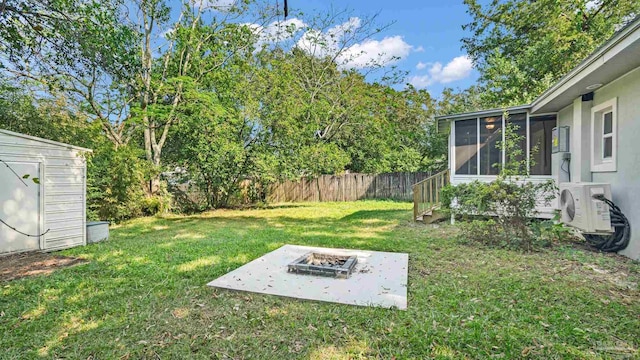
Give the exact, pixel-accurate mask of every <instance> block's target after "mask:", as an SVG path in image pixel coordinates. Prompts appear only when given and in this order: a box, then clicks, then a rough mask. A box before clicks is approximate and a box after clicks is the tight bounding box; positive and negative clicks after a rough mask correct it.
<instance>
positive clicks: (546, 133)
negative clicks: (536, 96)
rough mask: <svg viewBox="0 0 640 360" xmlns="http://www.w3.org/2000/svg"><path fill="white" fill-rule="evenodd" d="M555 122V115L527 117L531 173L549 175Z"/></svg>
mask: <svg viewBox="0 0 640 360" xmlns="http://www.w3.org/2000/svg"><path fill="white" fill-rule="evenodd" d="M556 124H557V121H556V115H544V116H532V117H531V118H530V119H529V136H530V140H529V152H530V157H531V159H530V161H529V163H530V164H529V165H530V166H529V167H530V174H531V175H551V141H552V139H553V136H552V131H553V128H554V127H556ZM534 150H535V151H534Z"/></svg>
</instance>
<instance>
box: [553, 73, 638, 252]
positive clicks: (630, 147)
mask: <svg viewBox="0 0 640 360" xmlns="http://www.w3.org/2000/svg"><path fill="white" fill-rule="evenodd" d="M613 98H617V104H618V105H617V139H618V144H617V169H616V171H612V172H591V167H590V155H591V151H592V149H591V147H592V146H591V121H592V119H591V108H593V107H596V106H599V105H601V104H602V103H604V102H606V101H608V100H611V99H613ZM638 99H640V69H636V70H634V71H632V72H630V73H627V74H626V75H624V76H622V77H620V78H618V79H617V80H615V81H613V82H611V83H609V84H607V85H606V86H604V87H603V88H601V89H599V90H597V91H595V92H594V98H593V100H592V101H584V102H583V101H582V100H581V99H580V98H578V99H575V101H574V102H573V104H571V105H569V106H567V107H566V108H564V109H562V110H561V111H560V112H559V113H558V126H569V127H570V134H571V135H570V138H571V139H570V144H569V146H570V151H571V164H570V166H571V179H569V178H568V174H567V173H566V171H564V170H562V169H561V165H562V160H561V159H562V158H561V154H553V157H552V161H553V171H554V173H553V174H554V178H555V179H556V180H557V181H558V183H561V182H567V181H572V182H591V181H592V182H598V183H601V182H602V183H609V184H611V193H612V197H613V199H612V200H613V202H614V203H615V204H616V205H618V206H619V207H620V209H621V210H622V212H623V213H624V214H625V216H626V217H627V218H628V219H629V221H630V223H631V241H630V243H629V246H628V247H627V248H626V249H624V250H622V251H621V252H620V254H622V255H625V256H628V257H630V258H632V259H636V260H640V182H639V179H640V141H639V139H638V134H640V109H639V108H638V105H637V104H638Z"/></svg>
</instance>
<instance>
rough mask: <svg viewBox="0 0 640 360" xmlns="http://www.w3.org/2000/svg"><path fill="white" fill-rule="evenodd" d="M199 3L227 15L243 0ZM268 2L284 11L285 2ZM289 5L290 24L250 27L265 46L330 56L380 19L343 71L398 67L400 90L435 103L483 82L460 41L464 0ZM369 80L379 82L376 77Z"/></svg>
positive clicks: (301, 1)
mask: <svg viewBox="0 0 640 360" xmlns="http://www.w3.org/2000/svg"><path fill="white" fill-rule="evenodd" d="M194 1H196V3H199V4H200V5H201V6H204V8H209V7H211V8H214V9H216V10H215V11H224V10H223V9H225V7H226V8H228V7H229V6H233V4H235V2H236V1H238V0H194ZM264 1H266V3H267V4H268V5H270V6H274V7H275V6H276V5H278V6H279V8H282V7H283V2H284V0H264ZM288 3H289V17H288V18H287V20H286V21H285V20H283V18H280V19H279V20H278V21H273V22H271V23H266V24H262V25H258V24H255V23H251V22H247V23H245V25H247V26H249V27H250V28H252V29H253V30H254V31H255V32H256V33H257V34H259V35H260V38H261V40H260V41H262V43H263V44H270V43H285V42H287V41H288V42H289V43H290V45H291V46H297V47H299V48H302V49H304V50H306V51H307V52H309V53H311V54H313V55H315V56H326V55H327V54H331V53H332V52H337V51H338V50H337V49H342V47H341V45H342V43H341V39H342V40H344V39H348V38H349V34H350V33H353V32H354V31H357V29H363V28H365V27H366V20H367V19H368V18H371V17H372V16H377V18H376V24H379V25H381V26H383V28H384V30H383V31H382V32H380V33H377V34H375V35H373V36H372V37H371V38H369V39H366V40H359V41H352V42H348V41H347V43H348V46H347V47H346V49H345V50H341V51H340V54H341V55H340V56H338V58H337V59H336V61H337V62H338V66H340V67H341V68H343V69H356V70H359V71H361V72H363V73H367V71H368V70H369V69H371V65H372V63H385V64H388V65H393V66H396V67H397V69H399V70H402V71H406V72H407V73H408V75H407V76H406V77H405V78H404V79H402V81H401V83H400V84H398V85H396V86H395V87H396V88H403V87H404V86H405V85H404V84H406V83H410V84H412V85H413V86H415V87H416V88H419V89H426V90H427V91H429V93H431V95H432V96H436V97H437V96H439V95H440V94H441V92H442V90H443V89H444V88H445V87H452V88H454V89H465V88H467V87H468V86H470V85H472V84H473V83H475V81H476V80H477V78H478V73H477V71H475V70H474V69H473V64H472V62H471V60H470V59H469V57H468V56H467V54H466V53H465V51H464V50H463V49H462V42H461V39H462V38H463V37H465V36H468V35H469V34H468V33H467V32H465V31H464V30H463V29H462V26H463V25H464V24H467V23H469V22H470V21H471V17H470V16H469V15H468V14H467V13H466V6H465V5H464V4H463V3H462V0H395V1H392V0H342V1H341V0H288ZM481 3H486V1H481ZM221 9H222V10H221ZM341 10H348V12H347V14H346V15H345V16H342V17H341V18H340V19H338V20H335V21H332V22H331V24H332V25H331V26H329V27H325V28H323V29H318V28H316V26H318V25H317V24H315V23H313V24H312V23H311V22H312V21H313V20H312V19H313V18H314V17H316V16H318V15H319V14H335V13H336V12H339V11H341ZM215 11H214V12H215ZM385 25H387V26H385ZM292 28H293V31H292ZM318 44H322V45H318ZM377 74H379V72H378V73H377ZM367 79H369V80H375V79H377V77H376V75H375V73H374V75H368V76H367Z"/></svg>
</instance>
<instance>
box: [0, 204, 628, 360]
mask: <svg viewBox="0 0 640 360" xmlns="http://www.w3.org/2000/svg"><path fill="white" fill-rule="evenodd" d="M410 218H411V204H407V203H396V202H384V201H363V202H356V203H324V204H305V205H298V204H292V205H283V206H281V207H272V208H269V209H264V210H245V211H215V212H210V213H206V214H203V215H198V216H189V217H179V216H175V217H167V218H143V219H138V220H135V221H132V222H130V223H127V224H125V225H121V226H117V227H115V228H112V230H111V239H110V240H109V241H108V242H104V243H100V244H95V245H90V246H86V247H80V248H75V249H70V250H66V251H64V252H62V254H63V255H70V256H78V257H82V258H85V259H87V260H89V261H88V262H87V263H86V264H82V265H78V266H75V267H71V268H65V269H60V270H58V271H56V272H54V273H52V274H51V275H47V276H39V277H32V278H26V279H21V280H14V281H11V282H4V283H0V295H1V296H0V349H1V351H0V358H16V359H17V358H20V359H23V358H37V357H45V358H67V359H87V358H91V359H118V358H119V359H139V358H152V359H176V358H202V359H209V358H233V359H244V358H253V359H271V358H274V359H275V358H279V359H281V358H311V359H333V358H337V359H346V358H384V359H390V358H393V357H395V358H397V359H404V358H432V357H433V358H482V359H484V358H504V359H512V358H521V357H525V356H527V357H529V358H545V359H549V358H578V359H590V358H594V359H595V358H634V357H635V358H637V357H638V356H640V354H639V352H638V350H637V349H638V347H640V291H639V290H638V281H639V280H640V265H639V264H638V263H637V262H632V261H629V260H624V259H621V258H620V257H613V256H605V255H602V254H596V253H592V252H588V251H584V250H580V249H576V248H574V247H571V246H566V247H560V248H555V249H553V250H549V251H545V252H541V253H533V254H523V253H519V252H515V251H507V250H496V249H487V248H483V247H480V246H471V245H463V244H461V243H459V242H457V241H455V240H452V236H453V234H454V233H455V228H454V227H451V226H448V225H441V226H436V227H434V226H425V225H417V224H413V223H412V222H410V221H409V219H410ZM284 244H301V245H314V246H327V247H342V248H360V249H369V250H380V251H396V252H407V253H409V287H408V306H409V307H408V310H407V311H397V310H388V309H380V308H366V307H356V306H349V305H339V304H331V303H320V302H313V301H304V300H295V299H288V298H281V297H276V296H268V295H259V294H252V293H242V292H233V291H227V290H221V289H213V288H209V287H207V286H206V283H207V282H209V281H211V280H213V279H215V278H216V277H218V276H221V275H223V274H225V273H227V272H228V271H230V270H233V269H235V268H237V267H239V266H241V265H243V264H245V263H247V262H249V261H251V260H253V259H255V258H257V257H259V256H261V255H263V254H265V253H267V252H269V251H272V250H274V249H277V248H278V247H280V246H282V245H284ZM0 261H1V260H0Z"/></svg>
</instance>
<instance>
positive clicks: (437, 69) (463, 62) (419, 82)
mask: <svg viewBox="0 0 640 360" xmlns="http://www.w3.org/2000/svg"><path fill="white" fill-rule="evenodd" d="M420 64H421V63H419V64H418V65H420ZM425 65H426V64H425ZM472 69H473V61H471V58H469V56H467V55H462V56H458V57H456V58H454V59H453V60H451V61H450V62H448V63H447V65H444V66H442V63H439V62H436V63H434V64H433V65H431V67H430V68H429V71H428V72H429V73H428V74H426V75H416V76H412V77H410V78H409V79H408V81H409V83H410V84H411V85H413V86H415V87H416V88H419V89H423V88H426V87H427V86H430V85H433V84H436V83H439V84H447V83H450V82H454V81H457V80H461V79H464V78H466V77H468V76H469V75H471V70H472Z"/></svg>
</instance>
